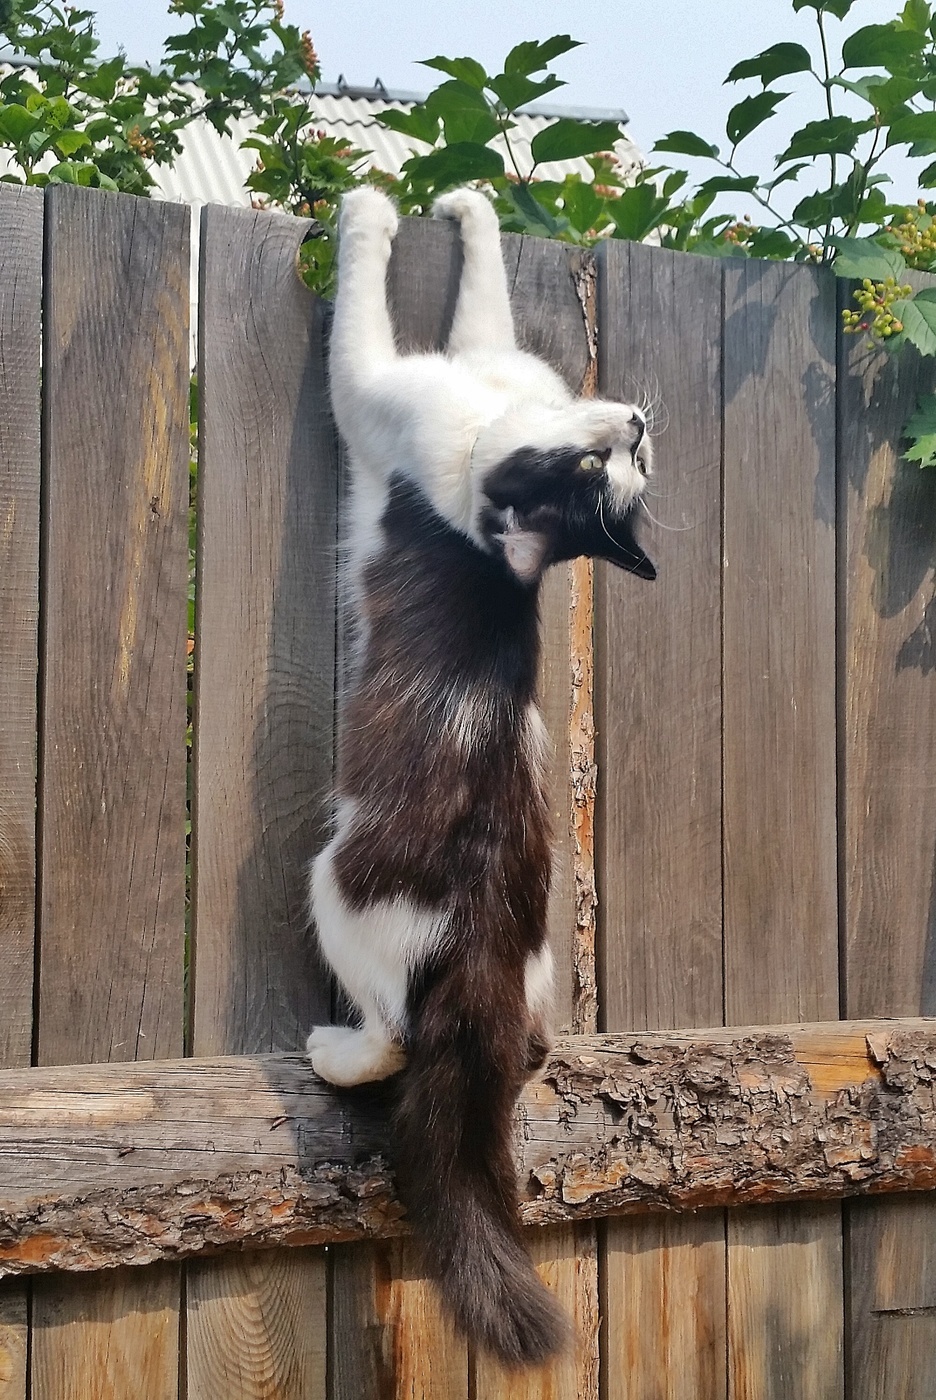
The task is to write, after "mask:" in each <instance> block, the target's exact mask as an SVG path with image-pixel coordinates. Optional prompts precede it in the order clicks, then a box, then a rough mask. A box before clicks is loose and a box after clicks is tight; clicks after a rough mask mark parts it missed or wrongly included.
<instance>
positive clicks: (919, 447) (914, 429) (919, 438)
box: [903, 394, 936, 467]
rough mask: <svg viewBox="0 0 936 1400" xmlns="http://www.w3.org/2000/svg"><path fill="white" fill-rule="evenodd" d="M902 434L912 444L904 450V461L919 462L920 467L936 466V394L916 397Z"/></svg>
mask: <svg viewBox="0 0 936 1400" xmlns="http://www.w3.org/2000/svg"><path fill="white" fill-rule="evenodd" d="M903 436H904V437H905V438H907V440H908V441H909V442H911V443H912V444H913V445H912V446H911V447H910V449H909V450H908V451H907V452H905V453H904V454H903V455H904V461H907V462H919V464H920V466H921V467H932V466H936V394H927V395H925V396H924V397H922V398H919V399H917V407H916V412H915V413H914V414H912V416H911V417H910V419H909V421H908V422H907V425H906V427H905V428H904V430H903Z"/></svg>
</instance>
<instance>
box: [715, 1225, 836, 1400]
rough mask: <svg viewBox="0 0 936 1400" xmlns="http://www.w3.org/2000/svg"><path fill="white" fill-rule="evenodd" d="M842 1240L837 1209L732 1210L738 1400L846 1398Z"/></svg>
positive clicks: (731, 1311) (731, 1295) (731, 1298)
mask: <svg viewBox="0 0 936 1400" xmlns="http://www.w3.org/2000/svg"><path fill="white" fill-rule="evenodd" d="M841 1241H842V1226H841V1218H840V1212H839V1209H838V1207H836V1206H835V1205H827V1206H819V1207H811V1208H810V1209H808V1210H804V1209H803V1208H802V1207H801V1206H783V1207H775V1208H773V1209H771V1210H752V1211H745V1212H744V1213H743V1214H741V1213H739V1212H737V1211H731V1212H729V1215H728V1260H729V1267H728V1324H729V1325H728V1341H729V1347H730V1354H729V1358H728V1366H729V1374H730V1377H731V1395H732V1396H733V1397H736V1400H790V1397H791V1396H794V1395H795V1396H799V1395H803V1396H806V1395H808V1396H809V1400H841V1397H842V1395H843V1393H844V1392H843V1385H844V1381H843V1374H842V1324H841V1317H840V1310H841V1301H840V1300H841V1296H842V1254H841ZM836 1245H837V1248H836Z"/></svg>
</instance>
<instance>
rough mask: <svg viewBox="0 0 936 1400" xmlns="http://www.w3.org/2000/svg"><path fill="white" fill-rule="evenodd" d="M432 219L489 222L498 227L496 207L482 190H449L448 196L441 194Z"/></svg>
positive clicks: (434, 206)
mask: <svg viewBox="0 0 936 1400" xmlns="http://www.w3.org/2000/svg"><path fill="white" fill-rule="evenodd" d="M432 217H433V218H434V219H455V220H456V221H457V222H458V223H464V222H465V221H474V222H477V221H480V220H487V221H488V222H489V223H492V224H493V225H494V226H495V227H497V215H496V214H495V212H494V206H493V204H492V203H491V201H490V200H489V199H488V197H487V195H484V194H482V193H481V191H480V190H469V189H460V190H449V191H448V193H447V194H440V195H439V198H438V199H437V200H436V201H435V203H434V204H433V206H432Z"/></svg>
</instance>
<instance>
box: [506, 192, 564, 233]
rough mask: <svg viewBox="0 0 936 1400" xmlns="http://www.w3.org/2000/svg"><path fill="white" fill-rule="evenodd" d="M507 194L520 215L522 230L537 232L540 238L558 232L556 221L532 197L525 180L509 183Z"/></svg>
mask: <svg viewBox="0 0 936 1400" xmlns="http://www.w3.org/2000/svg"><path fill="white" fill-rule="evenodd" d="M507 196H508V198H509V200H510V202H511V204H512V205H513V207H514V209H515V210H516V211H517V213H518V214H519V216H520V222H521V224H522V225H523V231H524V232H526V233H534V234H537V235H538V236H539V237H540V238H553V237H554V236H555V235H556V233H558V231H559V225H558V223H557V222H556V220H555V219H554V218H553V216H552V214H550V212H549V210H548V209H544V208H543V206H542V204H540V202H539V201H538V200H537V199H536V198H535V197H534V195H533V194H532V192H531V190H530V186H529V185H528V184H527V183H526V181H525V180H521V181H519V182H518V183H517V184H513V183H511V184H509V185H508V187H507Z"/></svg>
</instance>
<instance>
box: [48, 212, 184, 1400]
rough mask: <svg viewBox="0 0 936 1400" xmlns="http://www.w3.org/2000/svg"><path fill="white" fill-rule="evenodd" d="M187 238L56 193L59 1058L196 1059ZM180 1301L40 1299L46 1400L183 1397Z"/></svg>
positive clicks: (53, 409) (112, 1293) (52, 753)
mask: <svg viewBox="0 0 936 1400" xmlns="http://www.w3.org/2000/svg"><path fill="white" fill-rule="evenodd" d="M188 225H189V211H188V210H187V209H185V208H183V207H179V206H174V205H169V204H158V203H149V202H148V201H145V200H138V199H132V198H129V197H125V196H121V195H109V194H102V193H101V192H100V191H97V190H84V189H79V188H77V187H72V186H65V185H61V186H55V187H53V188H51V189H49V190H48V191H47V192H46V196H45V231H46V264H45V283H44V290H43V311H44V358H43V387H44V394H45V417H44V423H43V457H44V466H45V474H46V487H47V490H46V516H45V523H44V532H45V564H44V571H43V599H44V617H45V650H44V684H43V713H42V738H41V745H42V747H41V765H40V772H41V775H42V776H41V783H40V789H39V821H40V831H41V851H42V856H41V890H42V897H41V914H40V918H41V928H42V960H41V965H40V969H39V996H38V1025H37V1032H38V1036H37V1040H38V1054H39V1059H40V1061H41V1062H42V1063H43V1064H47V1065H48V1064H53V1063H55V1062H60V1061H76V1060H109V1059H113V1058H115V1057H120V1058H122V1059H127V1058H129V1057H145V1058H153V1057H156V1056H162V1055H172V1054H176V1055H177V1054H180V1053H181V1049H182V1031H183V996H182V975H183V940H184V872H185V849H184V842H185V835H184V813H185V636H186V618H185V614H186V589H187V552H186V543H187V535H188V530H187V507H188V470H187V467H188V440H189V431H188V371H187V357H188V314H189V247H188ZM102 928H106V929H107V934H108V937H107V944H106V954H105V955H104V956H105V957H106V972H105V974H104V975H102V968H101V959H102V954H103V950H104V946H105V945H104V944H103V943H102ZM75 1284H77V1286H74V1285H75ZM178 1306H179V1274H178V1270H177V1269H174V1268H161V1269H159V1270H156V1271H154V1272H153V1273H151V1274H146V1275H142V1274H138V1275H132V1276H126V1277H124V1276H122V1275H118V1274H115V1275H111V1276H110V1277H109V1278H101V1279H89V1280H84V1281H78V1280H75V1281H73V1284H72V1285H69V1287H68V1288H67V1289H64V1290H59V1288H58V1286H57V1285H55V1284H53V1283H49V1282H44V1283H41V1284H37V1285H36V1288H35V1292H34V1296H33V1312H32V1320H33V1327H34V1331H33V1345H32V1365H31V1391H32V1395H33V1397H34V1400H46V1398H48V1400H53V1398H57V1397H58V1396H61V1395H62V1394H65V1393H69V1394H75V1395H91V1394H94V1395H96V1396H100V1397H102V1400H105V1398H106V1397H109V1396H121V1395H124V1394H126V1379H127V1374H128V1373H132V1374H134V1376H135V1377H136V1378H137V1379H136V1382H135V1386H134V1393H135V1394H137V1395H139V1396H141V1397H144V1398H145V1400H167V1397H169V1396H171V1395H174V1394H175V1393H176V1387H177V1377H178V1321H177V1319H178ZM122 1368H125V1369H122Z"/></svg>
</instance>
